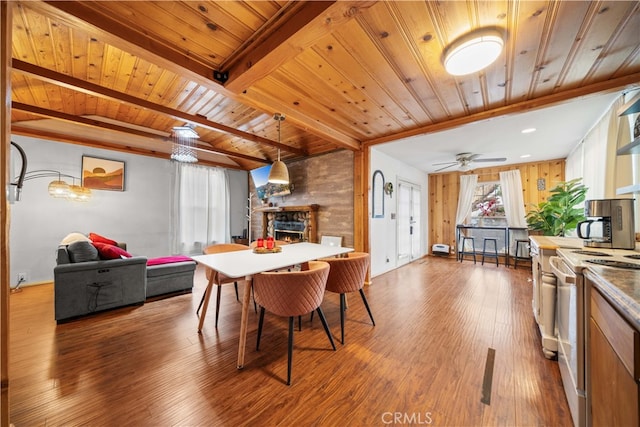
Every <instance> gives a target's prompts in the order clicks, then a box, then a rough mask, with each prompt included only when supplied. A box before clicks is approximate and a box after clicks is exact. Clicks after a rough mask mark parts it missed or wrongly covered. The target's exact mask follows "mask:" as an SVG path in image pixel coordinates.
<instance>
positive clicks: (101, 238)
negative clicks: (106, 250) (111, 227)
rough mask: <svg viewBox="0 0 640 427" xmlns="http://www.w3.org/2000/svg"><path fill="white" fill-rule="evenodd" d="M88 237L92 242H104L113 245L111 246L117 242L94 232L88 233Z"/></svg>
mask: <svg viewBox="0 0 640 427" xmlns="http://www.w3.org/2000/svg"><path fill="white" fill-rule="evenodd" d="M89 239H90V240H91V241H92V242H93V243H106V244H107V245H113V246H116V245H117V244H118V242H116V241H115V240H113V239H109V238H107V237H104V236H101V235H99V234H96V233H89Z"/></svg>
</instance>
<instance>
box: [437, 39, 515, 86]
mask: <svg viewBox="0 0 640 427" xmlns="http://www.w3.org/2000/svg"><path fill="white" fill-rule="evenodd" d="M503 46H504V40H503V39H502V35H501V34H500V33H499V32H498V31H496V30H493V29H483V30H479V31H474V32H471V33H468V34H465V35H463V36H462V37H460V38H458V39H456V40H455V41H454V42H453V43H451V45H449V47H448V48H447V49H446V51H445V53H444V68H445V69H446V70H447V72H448V73H449V74H451V75H453V76H464V75H467V74H471V73H475V72H477V71H480V70H482V69H484V68H486V67H488V66H489V65H491V64H492V63H493V62H494V61H495V60H496V59H498V57H499V56H500V53H502V47H503Z"/></svg>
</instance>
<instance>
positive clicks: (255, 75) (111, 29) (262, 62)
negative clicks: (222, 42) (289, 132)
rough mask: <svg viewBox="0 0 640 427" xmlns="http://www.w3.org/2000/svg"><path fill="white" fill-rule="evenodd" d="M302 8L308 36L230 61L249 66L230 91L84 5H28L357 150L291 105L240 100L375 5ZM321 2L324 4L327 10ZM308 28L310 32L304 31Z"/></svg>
mask: <svg viewBox="0 0 640 427" xmlns="http://www.w3.org/2000/svg"><path fill="white" fill-rule="evenodd" d="M294 3H297V2H294ZM306 3H309V4H306ZM306 3H302V4H301V5H300V6H297V5H294V6H293V7H292V9H291V10H292V12H291V13H292V15H293V16H294V17H295V18H296V19H302V22H307V23H310V24H311V28H310V27H309V25H308V26H307V27H306V28H304V30H305V31H304V33H305V34H306V33H307V32H308V34H309V35H307V36H304V38H303V36H302V35H301V34H302V32H301V31H298V32H297V33H296V35H295V36H293V37H290V38H289V39H286V38H285V37H284V35H286V33H287V32H291V31H289V30H282V33H281V32H276V33H277V34H276V33H274V34H276V35H274V36H273V37H274V38H273V40H264V41H262V42H261V43H260V46H261V48H260V49H257V50H256V51H255V52H252V53H247V54H246V55H243V56H241V57H240V56H239V57H235V58H234V64H244V65H246V64H247V61H251V62H252V65H251V66H250V67H249V68H248V69H245V70H243V69H242V68H241V67H240V66H239V65H238V68H235V67H236V66H235V65H234V66H233V67H234V68H232V69H231V70H230V71H229V74H232V75H234V76H235V77H234V78H233V79H232V80H231V81H230V82H228V84H229V88H227V87H226V86H223V85H222V84H220V83H219V82H217V81H216V80H215V79H213V73H214V71H217V70H213V69H211V68H210V67H207V66H204V65H202V64H201V63H199V62H197V61H194V60H193V59H192V58H189V57H188V56H187V55H186V54H183V53H182V52H178V51H176V50H175V49H172V48H170V47H168V46H166V45H165V44H163V43H160V42H158V41H157V40H154V39H151V38H150V37H148V36H147V35H145V34H140V33H138V32H136V31H133V30H132V29H131V28H129V27H127V26H126V25H124V24H122V23H121V22H119V21H118V20H117V19H116V18H112V17H105V16H104V15H102V14H100V13H97V12H95V11H94V10H92V9H91V8H90V6H87V4H85V2H81V1H44V2H29V3H28V6H29V7H30V8H32V9H34V10H37V11H38V12H39V13H41V14H43V15H45V16H50V17H53V18H55V19H59V20H61V21H62V22H65V23H66V24H68V25H69V26H71V27H77V26H80V27H87V25H88V26H91V27H93V28H94V29H95V30H94V31H100V34H99V37H100V38H102V39H104V41H106V42H107V43H110V44H112V45H114V46H117V47H119V48H121V49H125V50H126V51H127V52H129V53H131V54H132V55H134V56H139V57H140V58H144V59H146V60H148V61H150V62H152V63H154V64H157V65H158V66H160V67H162V68H164V69H166V70H169V71H171V72H175V73H177V74H180V75H184V76H186V77H187V78H188V79H190V80H193V81H194V82H196V83H198V84H201V85H203V86H205V87H208V88H210V89H211V90H214V91H215V92H218V93H220V94H222V95H224V96H227V97H229V98H231V99H234V100H236V101H238V102H241V103H243V104H244V105H247V106H249V107H251V108H255V109H257V110H258V111H263V112H266V113H268V114H273V113H283V114H285V115H286V116H287V120H288V122H290V123H292V124H293V125H295V126H297V127H299V128H302V129H304V130H305V131H306V132H309V133H311V134H313V135H316V136H318V137H320V138H323V139H326V140H327V141H329V142H331V143H333V144H336V145H337V146H339V147H342V148H347V149H349V150H360V149H361V144H360V141H358V140H356V139H354V138H351V137H350V136H348V135H345V134H342V133H339V132H336V130H335V129H333V128H331V127H329V126H326V125H323V124H322V123H319V122H318V120H317V119H316V118H314V117H308V116H305V115H304V114H303V113H302V112H301V111H300V110H299V109H295V108H292V106H291V105H284V104H282V103H279V102H277V101H275V102H274V101H273V100H271V101H270V103H268V104H265V103H261V102H256V101H255V100H254V99H252V98H250V97H248V96H244V93H243V92H244V88H246V87H247V85H252V84H253V82H255V81H256V80H258V79H260V78H262V77H263V76H265V75H267V74H268V73H270V72H272V71H273V70H274V69H275V68H276V67H277V66H278V65H280V64H281V63H282V62H283V61H287V60H288V59H291V58H293V57H295V56H296V55H298V54H299V52H300V51H301V50H302V49H303V48H304V47H306V46H309V45H311V44H313V42H315V41H317V40H318V39H319V38H320V37H323V36H325V35H327V34H329V33H330V32H331V31H333V29H334V28H335V27H336V26H338V25H340V24H342V23H344V22H346V21H348V20H350V19H352V18H354V17H355V16H356V15H357V14H358V12H359V11H360V10H361V9H362V8H366V7H370V6H371V5H373V4H375V3H376V2H375V1H359V0H349V1H336V2H333V1H329V2H316V1H310V2H306ZM316 3H318V4H316ZM323 3H328V5H327V4H323ZM322 9H326V11H325V13H322V11H321V10H322ZM314 14H317V15H319V16H318V17H317V18H316V19H312V18H313V16H314ZM283 26H293V28H299V27H300V25H299V24H297V23H296V21H295V20H294V19H288V20H287V22H286V25H283ZM310 29H311V30H312V31H309V30H310ZM268 48H273V52H267V49H268ZM254 61H257V62H254ZM273 144H275V142H274V141H271V144H270V145H273ZM274 146H275V145H274ZM285 147H287V148H281V149H282V150H283V151H287V152H290V153H294V154H297V155H302V156H306V155H308V153H306V152H302V150H299V151H298V152H296V151H293V150H294V149H293V148H292V147H288V146H285Z"/></svg>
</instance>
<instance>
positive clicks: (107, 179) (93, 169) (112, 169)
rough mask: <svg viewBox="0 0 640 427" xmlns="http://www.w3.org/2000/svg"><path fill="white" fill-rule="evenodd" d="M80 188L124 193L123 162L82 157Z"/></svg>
mask: <svg viewBox="0 0 640 427" xmlns="http://www.w3.org/2000/svg"><path fill="white" fill-rule="evenodd" d="M82 186H83V187H87V188H91V189H92V190H111V191H124V162H121V161H119V160H109V159H101V158H99V157H91V156H82Z"/></svg>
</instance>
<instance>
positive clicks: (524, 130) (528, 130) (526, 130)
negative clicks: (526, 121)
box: [521, 128, 536, 133]
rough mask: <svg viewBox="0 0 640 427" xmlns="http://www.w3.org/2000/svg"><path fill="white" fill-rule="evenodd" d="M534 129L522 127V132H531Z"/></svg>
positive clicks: (534, 129)
mask: <svg viewBox="0 0 640 427" xmlns="http://www.w3.org/2000/svg"><path fill="white" fill-rule="evenodd" d="M535 131H536V128H526V129H522V131H521V132H522V133H533V132H535Z"/></svg>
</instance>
